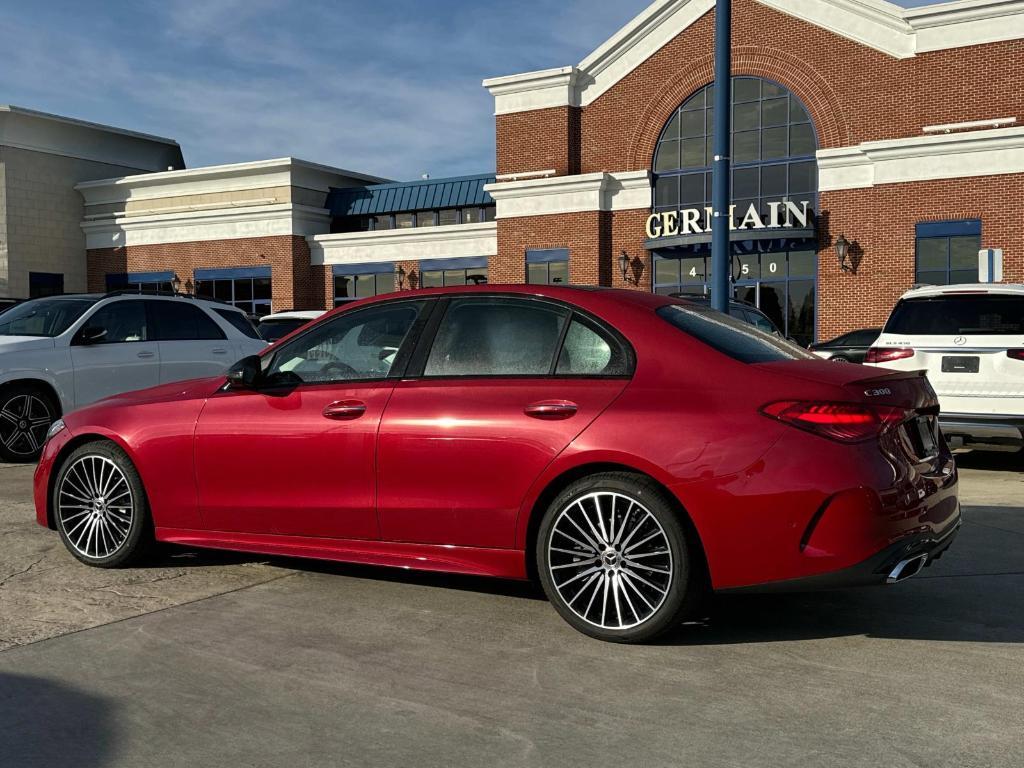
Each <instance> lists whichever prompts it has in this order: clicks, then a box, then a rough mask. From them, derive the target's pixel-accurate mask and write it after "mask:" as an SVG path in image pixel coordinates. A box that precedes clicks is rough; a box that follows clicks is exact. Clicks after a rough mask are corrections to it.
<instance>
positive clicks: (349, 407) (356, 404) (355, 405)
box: [324, 400, 366, 421]
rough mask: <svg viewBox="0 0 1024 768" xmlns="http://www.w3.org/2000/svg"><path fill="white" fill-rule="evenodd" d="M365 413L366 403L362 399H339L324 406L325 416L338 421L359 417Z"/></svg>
mask: <svg viewBox="0 0 1024 768" xmlns="http://www.w3.org/2000/svg"><path fill="white" fill-rule="evenodd" d="M364 413H366V403H364V402H362V401H361V400H337V401H335V402H333V403H330V404H329V405H327V406H326V407H325V408H324V416H325V417H327V418H328V419H337V420H338V421H347V420H349V419H358V418H359V417H360V416H362V415H363V414H364Z"/></svg>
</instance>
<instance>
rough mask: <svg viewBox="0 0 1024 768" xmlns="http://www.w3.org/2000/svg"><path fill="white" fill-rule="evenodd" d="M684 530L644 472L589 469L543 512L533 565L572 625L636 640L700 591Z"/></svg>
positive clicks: (684, 608)
mask: <svg viewBox="0 0 1024 768" xmlns="http://www.w3.org/2000/svg"><path fill="white" fill-rule="evenodd" d="M598 510H600V519H599V516H598ZM583 515H585V518H584V517H583ZM584 519H585V520H586V521H587V522H584ZM588 522H589V524H588ZM613 528H614V529H615V530H612V529H613ZM691 538H692V536H691V535H690V534H689V533H688V531H687V529H686V527H685V525H684V524H683V522H682V520H680V517H679V514H678V512H677V511H676V509H675V508H674V507H673V505H672V504H671V503H670V502H669V500H668V499H667V498H666V497H665V494H664V492H663V491H662V490H661V488H660V487H659V486H658V485H657V484H656V483H654V482H653V481H652V480H650V479H649V478H647V477H645V476H643V475H636V474H631V473H628V472H609V473H601V474H595V475H590V476H589V477H585V478H582V479H580V480H577V481H576V482H574V483H572V484H571V485H570V486H569V487H567V488H566V489H565V490H564V491H562V492H561V493H560V494H559V495H558V496H557V497H556V498H555V499H554V501H552V502H551V505H550V506H549V507H548V509H547V511H546V512H545V513H544V517H543V518H542V520H541V524H540V529H539V532H538V535H537V570H538V573H539V575H540V581H541V584H542V586H543V587H544V592H545V593H546V594H547V596H548V600H550V601H551V604H552V605H553V606H554V608H555V610H556V611H558V613H559V614H560V615H561V616H562V618H563V619H565V620H566V621H567V622H569V624H571V625H572V626H573V627H574V628H575V629H577V630H579V631H580V632H582V633H584V634H586V635H590V636H591V637H596V638H598V639H600V640H607V641H611V642H616V643H642V642H646V641H649V640H652V639H654V638H655V637H657V636H658V635H660V634H662V633H663V632H666V631H667V630H669V629H672V628H673V627H675V626H678V625H679V624H680V623H681V622H682V621H684V620H686V619H687V618H689V617H691V616H692V614H693V613H694V612H695V611H696V610H697V609H698V607H699V605H700V602H701V600H702V598H703V597H704V594H705V592H706V587H705V580H704V579H703V567H702V565H701V564H702V563H703V560H702V559H701V557H700V554H699V550H698V549H697V548H696V547H697V546H699V545H697V544H696V543H695V542H693V541H691ZM609 542H611V543H609ZM627 553H628V554H629V558H626V559H623V556H624V555H625V554H627ZM659 553H661V554H659ZM634 558H635V559H634ZM573 585H582V586H579V587H578V588H577V587H576V586H573ZM616 598H618V600H616Z"/></svg>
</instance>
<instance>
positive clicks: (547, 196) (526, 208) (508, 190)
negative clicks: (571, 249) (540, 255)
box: [485, 170, 651, 219]
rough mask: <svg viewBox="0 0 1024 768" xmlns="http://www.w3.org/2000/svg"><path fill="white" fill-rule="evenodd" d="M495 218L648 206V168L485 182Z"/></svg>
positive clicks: (649, 203) (649, 182)
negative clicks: (493, 203) (494, 208)
mask: <svg viewBox="0 0 1024 768" xmlns="http://www.w3.org/2000/svg"><path fill="white" fill-rule="evenodd" d="M485 189H486V190H487V191H488V192H490V194H491V197H493V198H494V200H495V203H496V204H497V210H496V212H495V217H496V218H498V219H511V218H519V217H522V216H550V215H553V214H561V213H580V212H584V211H620V210H633V209H637V208H650V207H651V176H650V173H649V172H648V171H646V170H645V171H626V172H621V173H606V172H603V171H602V172H599V173H586V174H582V175H579V176H556V177H554V178H550V179H527V180H520V181H505V182H496V183H494V184H488V185H487V186H486V187H485Z"/></svg>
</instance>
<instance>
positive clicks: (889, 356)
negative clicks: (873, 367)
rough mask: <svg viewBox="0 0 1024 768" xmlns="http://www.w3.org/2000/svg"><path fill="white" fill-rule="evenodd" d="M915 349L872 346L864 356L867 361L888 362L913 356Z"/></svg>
mask: <svg viewBox="0 0 1024 768" xmlns="http://www.w3.org/2000/svg"><path fill="white" fill-rule="evenodd" d="M913 356H914V350H912V349H911V348H910V347H871V349H869V350H868V353H867V355H865V356H864V362H865V363H888V362H890V361H892V360H903V359H904V358H907V357H913Z"/></svg>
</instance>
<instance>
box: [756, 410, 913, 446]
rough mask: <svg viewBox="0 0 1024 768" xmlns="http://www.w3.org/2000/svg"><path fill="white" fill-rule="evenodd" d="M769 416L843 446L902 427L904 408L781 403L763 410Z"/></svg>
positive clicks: (904, 416) (907, 414) (906, 413)
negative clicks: (843, 444)
mask: <svg viewBox="0 0 1024 768" xmlns="http://www.w3.org/2000/svg"><path fill="white" fill-rule="evenodd" d="M761 412H762V413H763V414H765V415H766V416H771V417H772V418H773V419H778V420H779V421H783V422H785V423H787V424H792V425H793V426H794V427H799V428H800V429H806V430H807V431H808V432H814V433H815V434H818V435H822V436H823V437H828V438H831V439H832V440H839V441H840V442H843V443H857V442H860V441H861V440H869V439H871V438H872V437H877V436H878V435H880V434H882V433H883V432H885V431H886V430H887V429H891V428H892V427H894V426H896V425H898V424H901V423H902V422H903V421H905V420H906V419H907V418H908V416H909V413H908V412H907V411H906V410H905V409H903V408H895V407H892V406H888V405H862V404H861V403H817V402H804V401H798V400H780V401H778V402H775V403H768V405H766V406H764V407H763V408H762V409H761Z"/></svg>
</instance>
